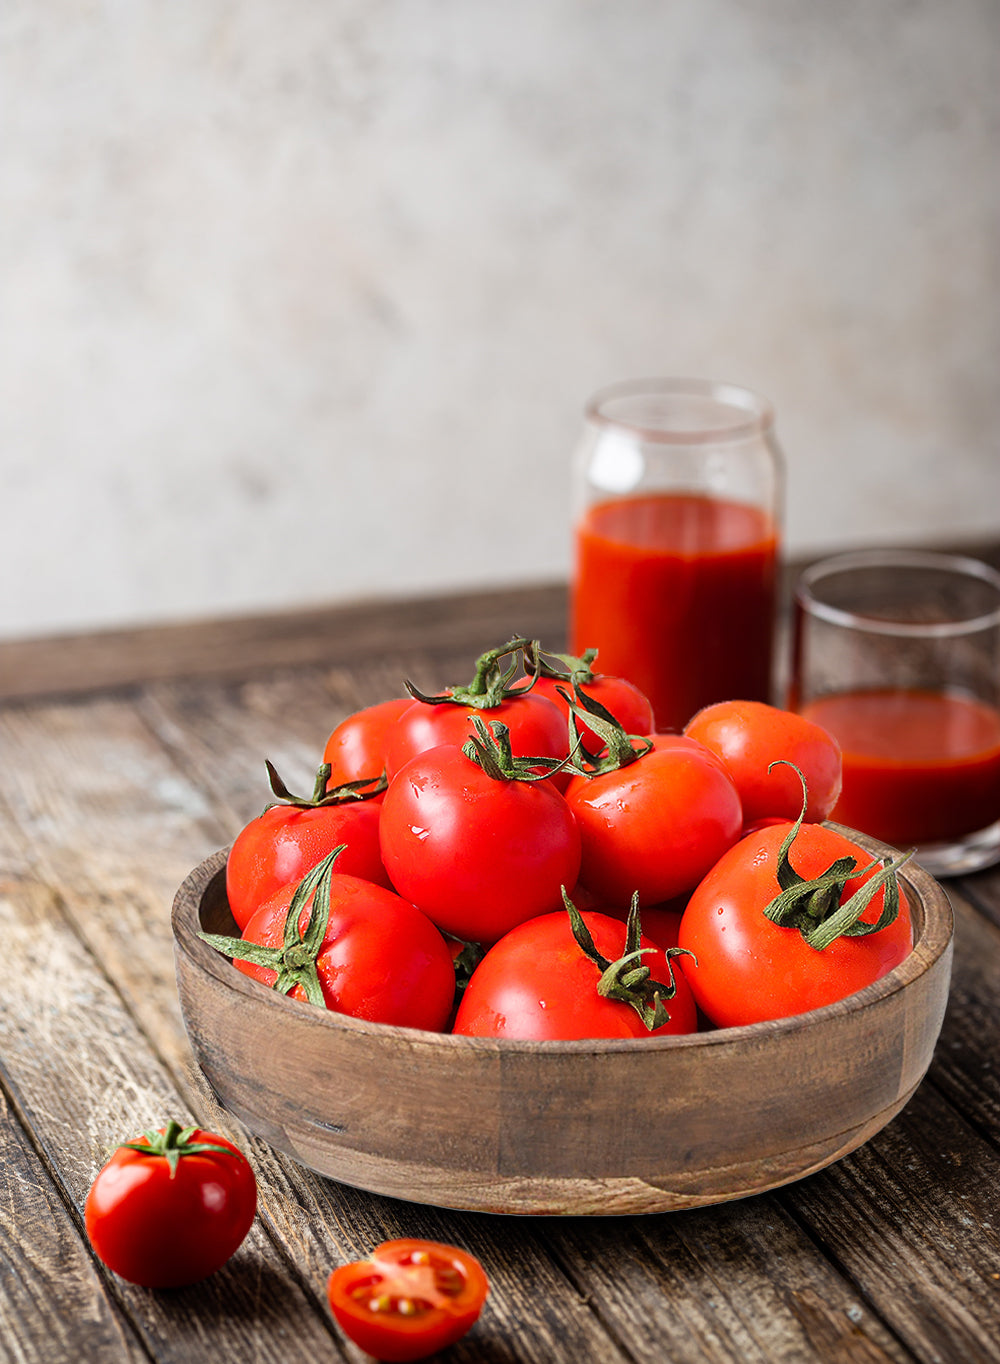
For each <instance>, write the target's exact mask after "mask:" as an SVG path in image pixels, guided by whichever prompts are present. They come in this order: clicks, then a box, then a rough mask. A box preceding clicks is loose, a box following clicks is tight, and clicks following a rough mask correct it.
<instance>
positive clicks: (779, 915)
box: [763, 758, 913, 952]
mask: <svg viewBox="0 0 1000 1364" xmlns="http://www.w3.org/2000/svg"><path fill="white" fill-rule="evenodd" d="M779 763H780V764H784V765H785V766H786V767H791V768H792V769H793V770H794V771H795V772H797V773H798V776H799V780H800V781H801V782H802V809H801V811H800V813H799V817H798V819H797V820H796V821H795V823H794V824H793V825H792V827H791V828H790V829H789V831H788V833H787V834H786V835H785V838H784V840H783V841H782V844H781V847H780V848H779V849H778V862H777V866H776V868H775V874H776V877H777V881H778V885H779V886H780V887H781V891H780V893H779V894H778V895H776V896H775V897H774V899H773V900H771V901H770V903H769V904H767V905H765V907H764V910H763V913H764V915H765V917H766V918H768V919H769V920H770V921H771V923H773V924H777V926H778V927H779V928H797V929H798V931H799V933H800V934H801V935H802V937H803V939H804V940H805V942H806V943H807V944H808V945H809V946H810V947H812V948H814V949H815V950H816V951H817V952H822V951H823V950H824V948H827V947H829V946H830V944H831V943H832V942H835V941H836V940H837V938H841V937H844V938H860V937H866V936H867V935H868V934H870V933H878V932H880V931H881V930H882V929H883V928H888V926H889V925H890V924H891V923H893V922H894V921H895V919H896V916H897V915H898V913H899V880H898V877H897V872H898V871H899V869H900V868H901V867H902V866H903V865H904V864H905V863H907V862H908V861H909V860H910V858H911V857H912V856H913V849H912V848H911V849H910V851H909V852H906V853H901V854H900V856H899V857H897V858H895V859H892V858H888V857H886V858H884V859H883V858H875V859H873V861H871V862H869V863H868V865H867V866H865V867H859V866H858V862H857V859H856V858H853V857H838V858H837V859H836V861H834V862H832V863H831V864H830V866H829V867H827V869H826V871H824V872H821V873H820V874H819V876H815V877H812V878H811V879H809V880H807V879H806V878H805V877H802V876H800V875H799V873H798V872H797V871H796V870H795V868H794V867H793V866H792V864H791V859H790V853H791V849H792V846H793V845H794V843H795V839H796V837H797V835H798V832H799V830H800V829H801V828H802V823H803V820H804V819H805V815H806V807H807V805H808V802H809V794H808V788H807V785H806V780H805V777H804V776H803V775H802V773H801V771H799V769H798V768H797V767H796V766H795V764H794V763H790V762H788V761H787V759H785V758H779V759H778V760H777V762H773V763H771V764H770V766H769V767H768V771H769V772H770V770H771V768H773V767H777V766H778V765H779ZM872 872H875V875H874V876H872V875H870V873H872ZM859 876H868V877H869V879H868V880H867V881H865V882H864V884H863V885H862V886H860V887H859V888H858V889H857V890H856V891H855V892H854V894H853V895H851V896H850V898H849V899H847V900H845V901H844V902H843V904H842V903H841V896H842V895H843V893H844V890H845V888H846V886H847V883H848V881H851V880H854V879H855V878H856V877H859ZM883 887H884V888H885V895H884V897H883V900H882V910H881V912H880V914H879V916H878V918H877V919H876V920H875V921H874V922H873V923H869V922H867V921H865V920H863V919H862V918H861V915H862V914H863V913H864V911H865V910H866V909H867V908H868V906H869V905H870V904H871V902H872V900H873V899H874V898H875V896H876V895H877V894H878V892H879V891H880V890H881V889H882V888H883Z"/></svg>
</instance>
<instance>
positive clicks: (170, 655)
mask: <svg viewBox="0 0 1000 1364" xmlns="http://www.w3.org/2000/svg"><path fill="white" fill-rule="evenodd" d="M565 616H566V588H565V586H564V585H563V584H558V583H557V584H545V585H542V586H528V587H510V588H504V589H500V590H496V591H480V592H470V593H466V594H462V595H456V596H448V597H420V598H414V599H413V600H411V601H406V600H398V599H393V600H392V601H382V600H373V601H364V602H356V603H351V604H348V605H343V606H332V607H326V608H316V609H309V610H300V611H282V612H277V613H274V614H268V615H255V616H240V617H234V618H230V619H224V620H206V621H192V622H185V623H180V624H176V625H160V626H146V627H139V628H134V629H125V630H106V631H93V632H88V633H84V634H73V635H61V636H57V637H54V638H49V637H46V638H39V639H23V640H6V641H0V699H13V698H38V697H43V696H56V695H74V694H79V693H80V692H84V691H93V690H98V689H107V688H114V687H127V686H134V685H136V684H140V683H146V682H152V681H157V680H160V679H163V678H176V677H235V678H246V677H251V676H254V675H259V674H261V673H266V672H270V671H273V670H275V669H285V668H297V667H305V666H308V665H312V664H323V665H327V666H343V665H345V664H346V665H349V664H350V663H352V662H354V661H356V660H358V659H366V660H370V659H374V658H377V657H379V656H380V655H381V654H385V653H387V652H392V651H399V650H404V649H407V648H409V649H419V648H420V647H421V641H422V640H423V639H424V638H426V637H432V638H433V639H434V641H435V643H436V645H437V646H438V647H446V646H447V645H448V644H449V643H451V644H457V645H458V646H459V647H463V648H464V647H465V646H466V644H467V642H468V641H469V640H470V639H471V640H472V641H476V640H477V639H482V640H483V641H484V642H483V644H482V646H481V647H482V648H488V647H489V646H490V645H491V644H492V643H494V642H497V641H500V640H503V639H506V638H509V637H510V635H511V633H512V632H513V631H514V630H521V631H523V632H524V633H526V634H531V635H532V636H533V637H541V638H543V639H545V640H547V641H553V642H552V643H551V644H550V647H553V648H555V647H556V644H555V642H554V641H556V640H559V639H561V638H562V637H563V634H564V631H565ZM473 647H474V648H476V647H479V646H477V645H476V644H475V643H473Z"/></svg>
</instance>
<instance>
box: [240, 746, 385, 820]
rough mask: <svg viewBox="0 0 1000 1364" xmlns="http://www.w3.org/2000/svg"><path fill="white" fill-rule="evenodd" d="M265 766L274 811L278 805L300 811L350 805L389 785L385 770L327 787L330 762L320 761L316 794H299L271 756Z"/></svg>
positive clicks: (314, 791)
mask: <svg viewBox="0 0 1000 1364" xmlns="http://www.w3.org/2000/svg"><path fill="white" fill-rule="evenodd" d="M264 766H265V767H266V768H267V779H268V783H269V785H270V787H271V790H272V792H273V793H274V796H275V799H274V800H272V801H270V802H269V803H268V804H267V805H265V807H264V809H265V810H270V809H271V808H272V806H275V805H293V806H295V808H296V809H299V810H315V809H318V808H319V807H320V806H323V805H347V804H348V803H349V802H351V801H358V800H367V799H368V798H369V796H377V795H380V794H381V792H383V791H384V790H385V788H386V786H387V785H388V782H387V780H386V775H385V772H384V771H383V772H381V773H380V774H379V775H378V776H377V777H359V778H358V779H357V780H356V781H345V782H344V783H343V784H342V785H341V786H332V787H330V789H329V790H327V782H328V781H329V780H330V772H331V768H330V764H329V763H320V765H319V767H317V769H316V781H315V784H314V785H313V791H312V795H311V796H296V795H293V794H292V792H291V791H289V789H288V787H287V786H286V785H285V783H284V782H283V781H282V779H281V777H279V775H278V772H277V769H276V768H275V766H274V764H273V763H272V762H271V761H270V760H269V759H268V758H265V759H264Z"/></svg>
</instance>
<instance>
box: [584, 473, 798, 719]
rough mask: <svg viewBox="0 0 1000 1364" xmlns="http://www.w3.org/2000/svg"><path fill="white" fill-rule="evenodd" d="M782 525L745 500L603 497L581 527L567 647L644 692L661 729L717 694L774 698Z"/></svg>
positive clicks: (716, 698)
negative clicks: (589, 652) (592, 656)
mask: <svg viewBox="0 0 1000 1364" xmlns="http://www.w3.org/2000/svg"><path fill="white" fill-rule="evenodd" d="M776 585H777V533H776V530H775V526H774V522H773V520H772V519H771V517H770V516H769V515H768V513H767V512H765V511H763V510H762V509H761V508H759V507H754V506H751V505H749V504H748V503H743V502H733V501H725V500H722V499H717V498H711V497H705V496H701V495H698V494H693V493H692V494H687V493H661V494H656V493H652V494H643V495H642V496H638V497H625V498H620V499H616V500H614V501H608V502H599V503H596V504H595V505H594V506H592V507H590V508H589V509H588V510H587V512H586V513H585V514H584V516H583V518H582V520H581V521H580V523H579V525H578V526H577V529H576V569H575V576H574V584H573V592H572V594H571V604H570V636H571V648H572V650H573V652H574V653H576V654H580V653H582V652H583V650H584V649H589V648H593V649H597V651H598V655H597V666H598V668H599V669H600V671H601V672H604V673H611V674H614V675H616V676H619V677H626V678H628V680H629V681H630V682H634V683H635V685H636V686H637V687H640V688H641V689H642V691H644V692H645V693H646V695H647V696H648V697H649V699H650V701H651V703H652V706H653V714H654V716H655V718H656V728H657V729H658V730H661V731H663V730H671V729H673V730H679V729H681V728H683V726H684V725H685V724H686V723H687V721H688V720H690V718H691V716H692V715H694V713H695V711H697V710H699V709H700V708H701V707H702V706H705V705H708V704H710V703H711V702H713V701H727V700H733V699H741V700H752V701H769V700H771V667H772V650H773V644H774V625H775V612H776Z"/></svg>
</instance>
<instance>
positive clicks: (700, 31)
mask: <svg viewBox="0 0 1000 1364" xmlns="http://www.w3.org/2000/svg"><path fill="white" fill-rule="evenodd" d="M0 118H2V138H0V347H2V349H0V499H2V501H0V506H2V509H3V514H4V517H3V522H4V534H3V535H2V537H0V584H2V586H0V635H3V636H7V637H15V636H19V635H27V634H32V633H37V632H51V631H60V630H66V629H78V628H86V627H90V626H92V625H109V624H120V623H121V624H126V623H132V622H147V621H158V620H166V619H185V618H191V617H198V616H204V615H215V614H227V613H235V612H243V611H249V610H257V609H271V608H274V607H280V606H283V605H298V604H311V603H321V602H327V601H336V600H350V599H354V598H357V597H363V596H366V595H373V594H375V595H377V594H382V593H395V592H401V591H414V592H420V591H426V590H436V589H438V588H443V587H446V586H448V585H451V584H457V585H462V586H476V585H481V584H486V583H504V582H511V583H515V582H517V583H519V582H523V581H526V580H530V579H539V578H542V579H545V578H547V579H552V578H556V577H560V576H562V575H564V574H565V572H566V571H567V566H568V562H569V548H568V546H569V540H568V514H567V482H568V473H569V464H570V457H571V451H572V447H573V444H574V442H575V439H576V435H577V430H578V423H579V411H580V408H581V405H582V403H583V401H584V399H585V398H586V397H587V395H588V394H589V393H590V392H591V390H592V389H594V388H596V387H598V386H601V385H603V384H605V383H608V382H612V381H615V380H618V379H622V378H627V377H632V376H636V375H642V374H651V373H676V374H698V375H705V376H710V377H718V378H722V379H728V380H732V381H736V382H742V383H746V384H749V385H750V386H752V387H756V388H759V389H760V390H762V391H763V392H764V393H766V394H767V395H768V396H769V397H770V398H771V399H772V400H773V402H774V403H775V406H776V408H777V412H778V418H779V433H780V436H781V439H782V443H783V445H784V448H785V451H786V455H787V460H788V469H789V480H788V509H787V528H788V540H789V544H790V546H791V548H792V549H794V550H796V551H799V550H803V549H806V550H813V549H826V548H828V547H837V546H840V545H846V544H857V543H873V542H883V541H892V542H904V541H910V542H912V541H916V540H923V541H927V540H934V539H939V538H941V537H955V536H958V537H963V536H966V535H968V536H974V535H976V534H981V533H984V532H985V533H991V532H995V531H996V530H997V529H998V524H1000V511H998V508H1000V448H998V440H997V427H998V423H1000V307H998V306H997V299H998V296H1000V291H998V287H997V286H998V282H1000V280H998V277H1000V174H998V171H997V165H998V162H997V152H998V146H1000V138H998V132H1000V6H998V5H997V4H996V2H995V0H951V2H950V3H949V4H947V5H941V4H939V3H937V0H874V2H873V0H845V2H843V3H838V4H835V5H833V4H830V5H827V4H823V3H821V2H820V0H813V2H812V3H810V2H809V0H758V2H757V3H753V2H752V0H677V2H676V3H670V2H669V0H619V3H615V4H610V3H596V0H503V3H501V4H498V3H496V2H495V0H286V3H283V4H280V5H277V4H274V3H273V0H176V3H173V4H171V5H163V4H154V3H153V2H152V0H127V3H126V0H119V2H117V3H113V2H112V0H90V2H89V3H87V2H86V0H46V3H45V4H43V5H37V4H33V3H29V0H8V3H6V4H5V5H4V6H3V9H2V11H0Z"/></svg>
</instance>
